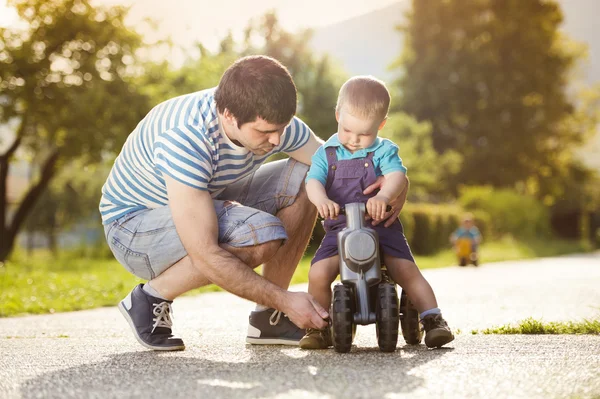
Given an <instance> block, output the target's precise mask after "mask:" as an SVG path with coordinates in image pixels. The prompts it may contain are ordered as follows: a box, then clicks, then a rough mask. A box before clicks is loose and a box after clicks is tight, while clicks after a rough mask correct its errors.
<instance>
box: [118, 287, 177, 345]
mask: <svg viewBox="0 0 600 399" xmlns="http://www.w3.org/2000/svg"><path fill="white" fill-rule="evenodd" d="M142 287H143V284H140V285H138V286H137V287H135V288H134V289H133V291H131V292H130V293H129V295H127V296H126V297H125V299H123V300H122V301H121V302H119V310H120V311H121V313H122V314H123V316H125V320H127V322H128V323H129V325H130V326H131V329H132V330H133V335H134V336H135V338H136V339H137V340H138V341H139V343H140V344H142V345H143V346H145V347H146V348H149V349H154V350H159V351H176V350H183V349H185V345H184V344H183V341H182V340H181V338H175V337H173V334H172V333H171V326H172V325H173V322H172V320H171V314H172V313H173V310H172V309H171V304H172V303H173V301H166V300H164V299H160V298H155V297H153V296H151V295H148V294H147V293H146V292H145V291H144V290H143V289H142Z"/></svg>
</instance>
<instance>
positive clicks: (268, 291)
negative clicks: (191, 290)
mask: <svg viewBox="0 0 600 399" xmlns="http://www.w3.org/2000/svg"><path fill="white" fill-rule="evenodd" d="M165 182H166V185H167V193H168V198H169V207H170V209H171V212H172V215H173V221H174V223H175V227H176V228H177V233H178V234H179V237H180V238H181V241H182V243H183V246H184V247H185V249H186V251H187V253H188V255H189V257H190V259H191V261H192V264H193V265H194V267H196V268H198V270H200V271H201V272H202V274H203V275H204V276H205V277H206V278H207V279H209V280H210V281H211V282H213V283H214V284H216V285H218V286H219V287H221V288H223V289H225V290H227V291H229V292H231V293H233V294H235V295H238V296H240V297H242V298H245V299H249V300H251V301H254V302H256V303H259V304H262V305H266V306H269V307H273V308H275V309H278V310H281V311H283V312H285V313H286V314H287V315H288V317H290V319H292V321H293V322H295V323H296V324H297V325H298V326H299V327H301V328H305V327H312V328H322V327H324V324H325V322H324V321H323V319H322V316H321V315H319V313H317V312H318V309H320V306H319V307H318V308H316V307H315V306H314V304H313V303H312V301H314V299H312V297H311V296H309V295H308V294H303V295H302V294H301V293H291V292H288V291H286V290H284V289H282V288H280V287H279V286H277V285H275V284H273V283H271V282H270V281H268V280H266V279H265V278H263V277H261V276H260V275H258V274H257V273H255V272H254V270H252V269H251V268H250V267H249V266H248V265H246V264H245V263H243V262H242V261H241V260H240V259H239V258H237V257H236V256H235V255H233V254H231V253H229V252H227V251H226V250H224V249H223V248H221V247H220V246H219V243H218V232H219V225H218V220H217V215H216V213H215V210H214V205H213V200H212V198H211V196H210V194H209V193H208V191H202V190H197V189H194V188H192V187H189V186H187V185H185V184H183V183H180V182H178V181H177V180H175V179H173V178H171V177H169V176H168V175H165ZM311 299H312V301H311ZM324 317H327V314H326V312H324Z"/></svg>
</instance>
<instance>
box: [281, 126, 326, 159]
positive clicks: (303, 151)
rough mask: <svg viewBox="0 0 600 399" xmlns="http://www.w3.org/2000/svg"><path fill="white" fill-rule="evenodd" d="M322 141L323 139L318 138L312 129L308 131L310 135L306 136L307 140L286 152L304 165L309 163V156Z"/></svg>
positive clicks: (310, 156)
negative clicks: (293, 149) (295, 148)
mask: <svg viewBox="0 0 600 399" xmlns="http://www.w3.org/2000/svg"><path fill="white" fill-rule="evenodd" d="M323 143H324V141H323V140H321V139H320V138H318V137H317V136H316V135H315V134H314V133H313V132H312V131H311V132H310V136H309V137H308V141H307V142H306V144H304V145H303V146H302V147H300V148H298V149H297V150H296V151H291V152H288V153H287V154H288V155H289V156H290V157H292V158H294V159H295V160H296V161H298V162H302V163H304V164H306V165H310V164H311V158H312V156H313V155H314V153H315V152H317V149H319V147H320V146H322V145H323Z"/></svg>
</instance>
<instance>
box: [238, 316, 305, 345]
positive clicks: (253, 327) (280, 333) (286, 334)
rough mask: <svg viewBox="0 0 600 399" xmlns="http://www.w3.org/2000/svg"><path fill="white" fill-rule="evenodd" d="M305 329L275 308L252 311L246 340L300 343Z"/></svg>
mask: <svg viewBox="0 0 600 399" xmlns="http://www.w3.org/2000/svg"><path fill="white" fill-rule="evenodd" d="M304 333H305V331H304V330H303V329H301V328H299V327H298V326H296V325H295V324H294V323H292V321H291V320H290V319H288V317H287V316H286V315H284V314H283V313H282V312H280V311H278V310H275V309H273V308H271V309H266V310H260V311H253V312H252V313H250V321H249V325H248V335H247V336H246V342H247V343H249V344H259V345H260V344H262V345H298V342H300V340H301V339H302V337H303V336H304Z"/></svg>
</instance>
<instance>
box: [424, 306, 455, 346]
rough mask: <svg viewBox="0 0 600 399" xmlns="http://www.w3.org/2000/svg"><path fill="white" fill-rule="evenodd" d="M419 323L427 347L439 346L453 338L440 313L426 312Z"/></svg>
mask: <svg viewBox="0 0 600 399" xmlns="http://www.w3.org/2000/svg"><path fill="white" fill-rule="evenodd" d="M421 323H423V328H424V329H425V345H427V347H428V348H436V347H437V348H440V347H441V346H442V345H446V344H447V343H448V342H451V341H453V340H454V335H453V334H452V331H451V330H450V327H448V323H446V320H444V318H443V317H442V315H441V314H439V313H438V314H428V315H427V316H425V317H423V319H422V320H421Z"/></svg>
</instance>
